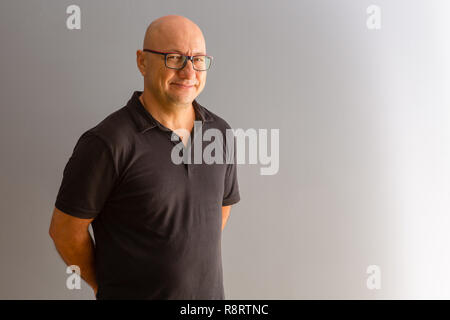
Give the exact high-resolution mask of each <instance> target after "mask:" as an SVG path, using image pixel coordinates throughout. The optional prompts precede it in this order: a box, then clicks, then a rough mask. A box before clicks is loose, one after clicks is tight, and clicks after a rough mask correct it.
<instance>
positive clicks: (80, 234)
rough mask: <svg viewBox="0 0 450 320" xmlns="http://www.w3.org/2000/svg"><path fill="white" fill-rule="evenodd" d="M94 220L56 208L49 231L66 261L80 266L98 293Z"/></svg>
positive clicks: (82, 272)
mask: <svg viewBox="0 0 450 320" xmlns="http://www.w3.org/2000/svg"><path fill="white" fill-rule="evenodd" d="M92 220H94V219H80V218H76V217H73V216H71V215H68V214H66V213H64V212H62V211H60V210H58V209H57V208H55V209H54V211H53V217H52V221H51V224H50V229H49V233H50V237H51V238H52V239H53V242H54V243H55V247H56V250H58V252H59V254H60V255H61V258H62V259H63V260H64V262H65V263H66V264H67V265H77V266H79V267H80V270H81V278H83V279H84V280H85V281H86V282H87V283H88V284H89V285H90V286H91V287H92V289H93V290H94V294H95V295H96V294H97V287H98V285H97V280H96V278H95V265H94V242H93V240H92V238H91V235H90V233H89V224H90V223H91V222H92Z"/></svg>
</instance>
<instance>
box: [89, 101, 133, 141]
mask: <svg viewBox="0 0 450 320" xmlns="http://www.w3.org/2000/svg"><path fill="white" fill-rule="evenodd" d="M135 134H136V129H135V126H134V123H133V121H132V119H131V117H130V114H129V112H128V110H127V107H126V106H124V107H122V108H120V109H118V110H116V111H114V112H112V113H110V114H109V115H107V116H106V117H105V118H104V119H103V120H101V121H100V122H99V123H98V124H97V125H95V126H94V127H92V128H90V129H88V130H87V131H85V132H84V133H83V135H94V136H97V137H98V138H99V139H101V140H103V142H104V143H106V145H108V147H110V148H111V149H115V148H117V147H120V146H123V145H124V144H126V143H127V141H128V142H129V141H130V139H131V138H132V137H133V136H134V135H135Z"/></svg>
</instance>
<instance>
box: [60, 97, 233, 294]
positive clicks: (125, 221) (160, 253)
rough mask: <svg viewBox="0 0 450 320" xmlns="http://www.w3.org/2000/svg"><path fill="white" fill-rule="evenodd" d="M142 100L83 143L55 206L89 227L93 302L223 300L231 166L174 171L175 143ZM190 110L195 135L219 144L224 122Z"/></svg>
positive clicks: (93, 131)
mask: <svg viewBox="0 0 450 320" xmlns="http://www.w3.org/2000/svg"><path fill="white" fill-rule="evenodd" d="M141 93H142V92H141V91H135V92H134V93H133V95H132V97H131V99H130V100H129V101H128V103H127V105H126V106H125V107H123V108H121V109H119V110H117V111H115V112H114V113H112V114H110V115H109V116H108V117H106V118H105V119H104V120H103V121H101V122H100V123H99V124H98V125H96V126H95V127H93V128H91V129H89V130H88V131H86V132H85V133H83V134H82V135H81V137H80V138H79V140H78V142H77V144H76V146H75V148H74V150H73V154H72V156H71V157H70V159H69V161H68V162H67V164H66V166H65V169H64V174H63V179H62V183H61V186H60V189H59V192H58V195H57V198H56V202H55V206H56V208H58V209H59V210H61V211H63V212H65V213H67V214H69V215H72V216H75V217H78V218H94V220H93V223H92V226H93V231H94V237H95V265H96V276H97V281H98V284H99V289H98V293H97V298H98V299H224V298H225V295H224V288H223V278H222V256H221V233H222V232H221V226H222V211H221V209H222V206H228V205H232V204H234V203H236V202H238V201H239V199H240V198H239V189H238V182H237V176H236V164H228V163H223V164H217V163H213V164H206V163H205V162H204V161H203V160H202V163H201V164H195V163H194V161H192V162H191V163H192V164H185V163H181V164H174V163H173V162H172V160H171V152H172V149H173V147H174V146H175V145H176V144H179V143H180V142H179V141H177V142H176V141H171V135H172V131H171V130H170V129H168V128H166V127H164V126H163V125H162V124H161V123H159V122H158V121H157V120H156V119H154V118H153V117H152V116H151V114H150V113H149V112H148V111H147V110H146V109H145V108H144V107H143V105H142V104H141V102H140V100H139V96H140V94H141ZM193 105H194V109H195V114H196V120H198V121H202V130H203V132H204V131H205V130H207V129H208V128H216V129H219V130H220V131H221V132H222V134H223V137H226V132H225V130H226V129H229V128H230V126H229V125H228V124H227V123H226V122H225V121H224V120H223V119H221V118H220V117H218V116H217V115H215V114H214V113H212V112H211V111H209V110H207V109H206V108H204V107H202V106H201V105H200V104H198V103H197V102H196V101H194V103H193ZM195 134H196V133H195V130H193V131H192V132H191V139H190V141H191V143H194V144H195V143H198V139H196V137H195ZM198 136H200V135H198ZM224 142H225V139H224ZM200 143H201V144H202V150H204V148H205V146H206V145H207V144H208V143H207V142H205V141H204V142H201V141H200ZM224 150H226V146H225V147H224ZM234 163H236V162H235V161H234ZM81 273H83V270H81Z"/></svg>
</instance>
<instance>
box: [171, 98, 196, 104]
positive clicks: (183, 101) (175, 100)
mask: <svg viewBox="0 0 450 320" xmlns="http://www.w3.org/2000/svg"><path fill="white" fill-rule="evenodd" d="M194 99H195V97H180V96H172V97H171V99H170V101H171V102H172V103H173V104H175V105H190V104H192V102H193V101H194Z"/></svg>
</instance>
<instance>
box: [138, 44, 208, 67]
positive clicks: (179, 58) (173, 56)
mask: <svg viewBox="0 0 450 320" xmlns="http://www.w3.org/2000/svg"><path fill="white" fill-rule="evenodd" d="M144 51H146V52H151V53H156V54H162V55H163V56H164V63H165V65H166V67H167V68H169V69H175V70H181V69H183V68H184V67H185V66H186V63H187V61H188V60H191V62H192V66H193V67H194V70H196V71H206V70H208V69H209V68H210V67H211V63H212V60H213V57H211V56H207V55H204V54H201V55H196V56H186V55H184V54H181V53H176V52H160V51H155V50H150V49H144Z"/></svg>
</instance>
